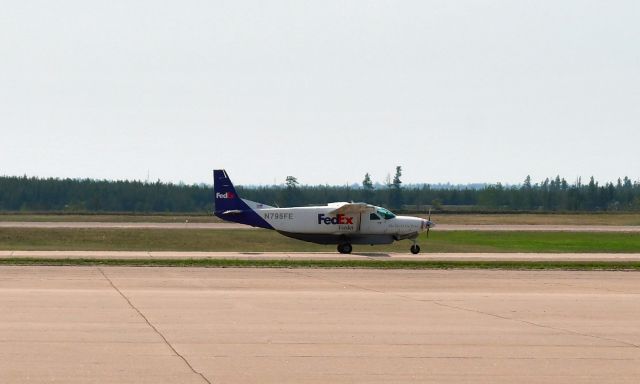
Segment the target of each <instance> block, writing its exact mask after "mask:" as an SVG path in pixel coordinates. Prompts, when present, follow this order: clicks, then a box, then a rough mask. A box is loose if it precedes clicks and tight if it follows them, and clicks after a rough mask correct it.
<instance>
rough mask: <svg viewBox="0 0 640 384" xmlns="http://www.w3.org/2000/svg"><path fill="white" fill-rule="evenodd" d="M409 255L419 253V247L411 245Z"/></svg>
mask: <svg viewBox="0 0 640 384" xmlns="http://www.w3.org/2000/svg"><path fill="white" fill-rule="evenodd" d="M411 253H413V254H414V255H417V254H418V253H420V246H419V245H418V244H413V245H412V246H411Z"/></svg>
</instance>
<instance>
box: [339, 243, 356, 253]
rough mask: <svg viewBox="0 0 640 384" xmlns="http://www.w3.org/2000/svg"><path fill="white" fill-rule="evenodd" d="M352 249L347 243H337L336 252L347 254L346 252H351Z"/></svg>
mask: <svg viewBox="0 0 640 384" xmlns="http://www.w3.org/2000/svg"><path fill="white" fill-rule="evenodd" d="M352 250H353V247H352V246H351V244H349V243H344V244H338V252H340V253H345V254H348V253H351V251H352Z"/></svg>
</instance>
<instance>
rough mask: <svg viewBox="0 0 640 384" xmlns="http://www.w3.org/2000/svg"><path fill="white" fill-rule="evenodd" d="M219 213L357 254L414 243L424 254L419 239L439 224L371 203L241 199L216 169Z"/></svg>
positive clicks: (416, 251)
mask: <svg viewBox="0 0 640 384" xmlns="http://www.w3.org/2000/svg"><path fill="white" fill-rule="evenodd" d="M213 189H214V193H215V211H214V214H215V215H216V216H217V217H219V218H221V219H222V220H225V221H232V222H235V223H241V224H247V225H251V226H254V227H260V228H266V229H273V230H276V231H278V232H280V233H281V234H283V235H285V236H288V237H291V238H294V239H298V240H304V241H308V242H311V243H317V244H337V245H338V252H340V253H351V250H352V249H353V247H352V246H351V244H370V245H374V244H391V243H393V242H394V241H398V240H405V239H409V240H411V241H412V243H413V244H412V245H411V253H413V254H417V253H419V252H420V246H419V245H418V244H417V243H416V239H417V238H418V235H419V234H420V232H424V231H427V235H428V234H429V229H430V228H433V227H434V226H435V224H434V223H433V222H431V220H430V219H431V217H430V216H431V215H429V220H424V219H421V218H419V217H410V216H396V215H394V214H393V213H391V211H389V210H388V209H385V208H382V207H377V206H375V205H370V204H366V203H330V204H327V205H324V206H314V207H291V208H277V207H271V206H268V205H266V204H260V203H256V202H254V201H251V200H245V199H241V198H240V196H238V193H237V192H236V190H235V188H234V187H233V184H232V183H231V180H230V179H229V176H228V175H227V172H226V171H225V170H223V169H217V170H214V171H213Z"/></svg>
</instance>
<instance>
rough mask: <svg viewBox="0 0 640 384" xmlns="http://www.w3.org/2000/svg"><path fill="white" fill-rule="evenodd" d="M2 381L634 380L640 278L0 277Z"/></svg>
mask: <svg viewBox="0 0 640 384" xmlns="http://www.w3.org/2000/svg"><path fill="white" fill-rule="evenodd" d="M0 308H2V310H1V311H0V383H50V382H63V383H353V382H367V383H370V382H373V383H426V382H432V383H471V382H472V383H520V384H522V383H598V384H600V383H638V382H640V347H639V346H640V320H639V319H640V273H635V272H577V271H468V270H451V271H434V270H427V271H406V270H404V271H397V270H394V271H388V270H384V271H381V270H305V269H294V270H290V269H253V268H248V269H233V268H224V269H217V268H148V267H147V268H125V267H102V268H98V267H22V266H11V267H8V266H4V267H0Z"/></svg>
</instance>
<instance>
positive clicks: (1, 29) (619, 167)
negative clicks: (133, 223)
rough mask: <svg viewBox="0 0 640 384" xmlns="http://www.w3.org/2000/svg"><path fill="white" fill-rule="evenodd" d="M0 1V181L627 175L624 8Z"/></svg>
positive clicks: (638, 7) (630, 72)
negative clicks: (225, 175) (398, 172)
mask: <svg viewBox="0 0 640 384" xmlns="http://www.w3.org/2000/svg"><path fill="white" fill-rule="evenodd" d="M0 6H1V7H0V8H1V12H0V174H5V175H22V174H27V175H33V176H57V177H80V178H85V177H90V178H107V179H142V180H144V179H146V178H147V174H149V176H150V179H151V180H156V179H161V180H163V181H174V182H178V181H183V182H186V183H200V182H206V183H210V182H211V170H212V169H214V168H226V169H227V171H228V172H229V174H230V176H231V178H232V180H234V182H236V183H238V184H270V183H273V182H274V181H276V182H278V183H280V182H282V181H284V178H285V176H287V175H294V176H296V177H298V179H299V180H300V181H301V182H302V183H305V184H317V183H323V184H324V183H329V184H343V183H346V182H349V183H352V182H360V181H361V180H362V178H363V176H364V174H365V172H370V173H371V175H372V178H373V180H374V181H383V180H384V179H385V177H386V175H387V173H393V171H394V167H395V166H396V165H401V166H402V167H403V169H404V177H403V180H404V182H405V183H413V182H432V183H436V182H452V183H467V182H498V181H500V182H503V183H519V182H521V181H522V180H523V179H524V177H525V176H526V175H527V174H530V175H531V176H532V178H533V180H536V181H537V180H540V179H543V178H545V177H547V176H549V177H551V176H555V175H556V174H560V175H561V176H565V177H567V179H569V180H570V181H573V180H574V179H575V178H576V177H577V176H583V177H588V176H590V175H594V176H595V177H596V179H599V180H601V181H607V180H614V179H616V178H617V177H618V176H624V175H628V176H630V177H631V178H632V179H634V180H637V179H640V22H639V20H640V2H638V1H633V0H630V1H611V0H607V1H588V0H576V1H558V0H553V1H515V0H507V1H477V0H475V1H459V0H456V1H450V0H441V1H424V0H421V1H327V0H323V1H299V0H292V1H238V0H233V1H211V0H202V1H185V0H181V1H157V0H156V1H114V0H112V1H89V0H80V1H48V0H47V1H29V0H20V1H9V0H0Z"/></svg>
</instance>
